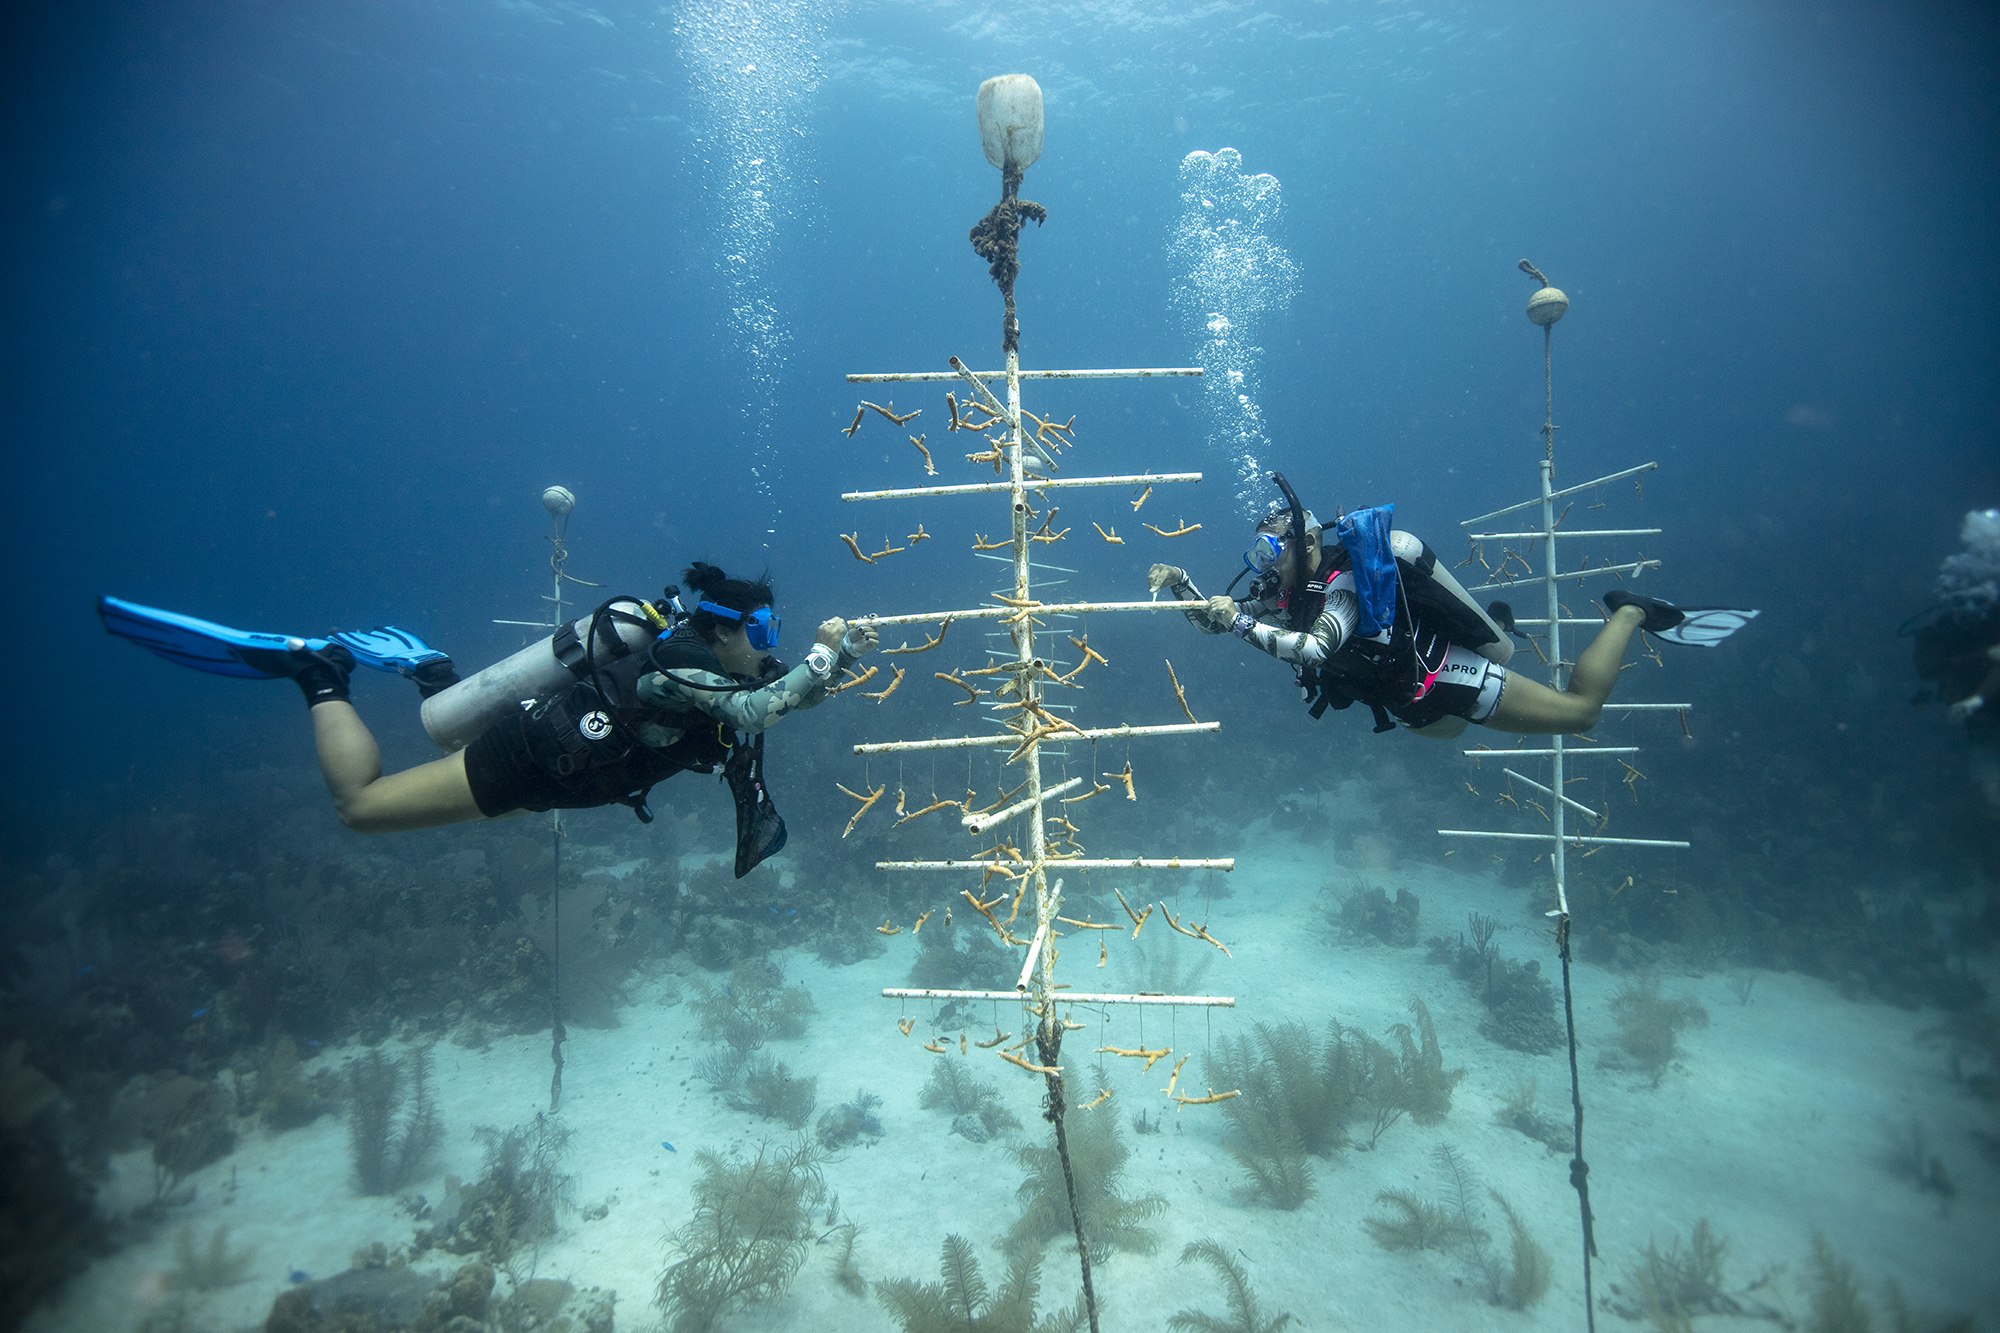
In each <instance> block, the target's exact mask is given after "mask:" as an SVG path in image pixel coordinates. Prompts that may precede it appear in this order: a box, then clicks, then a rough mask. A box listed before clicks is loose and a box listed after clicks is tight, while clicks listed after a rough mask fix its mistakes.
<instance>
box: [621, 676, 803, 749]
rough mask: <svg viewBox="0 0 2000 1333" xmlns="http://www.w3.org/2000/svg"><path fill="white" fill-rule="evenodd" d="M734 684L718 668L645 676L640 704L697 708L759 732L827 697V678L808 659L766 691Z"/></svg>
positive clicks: (671, 708) (734, 726)
mask: <svg viewBox="0 0 2000 1333" xmlns="http://www.w3.org/2000/svg"><path fill="white" fill-rule="evenodd" d="M704 686H706V687H707V688H703V687H704ZM734 686H735V682H734V681H732V680H730V679H729V677H727V676H724V675H720V674H718V673H716V672H713V671H701V670H697V669H695V668H692V667H676V668H675V669H674V670H672V671H667V672H660V671H654V672H650V673H648V674H646V675H644V676H641V677H640V678H639V689H638V694H639V702H641V703H643V704H645V705H646V706H647V707H648V708H659V709H664V710H668V711H682V710H686V709H690V708H691V709H693V710H695V711H696V712H699V713H706V714H708V716H710V717H712V718H714V719H716V720H717V721H718V722H722V723H724V724H726V725H727V726H729V727H730V728H732V729H733V730H736V731H747V732H749V733H750V734H751V735H753V736H754V735H756V734H757V733H758V732H761V731H763V730H764V729H765V728H767V727H769V726H770V725H771V724H772V723H773V722H776V721H777V720H778V719H779V718H781V717H783V716H784V715H785V714H787V713H789V712H791V711H792V710H793V709H797V708H810V707H811V706H812V705H813V704H816V703H818V702H819V701H820V700H821V699H824V698H825V697H826V682H825V681H824V680H822V679H821V678H820V677H819V676H818V675H817V674H816V673H815V672H814V671H813V669H812V668H811V667H810V666H809V665H807V664H806V663H804V662H801V663H799V664H798V665H797V666H795V667H793V668H792V669H791V670H790V671H787V672H786V673H785V674H784V675H782V676H780V677H778V678H777V679H776V680H774V681H772V682H771V683H770V684H769V685H766V686H763V687H762V688H761V689H755V690H745V689H737V688H733V687H734ZM808 700H810V702H808Z"/></svg>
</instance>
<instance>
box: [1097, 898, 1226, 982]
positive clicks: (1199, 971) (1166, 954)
mask: <svg viewBox="0 0 2000 1333" xmlns="http://www.w3.org/2000/svg"><path fill="white" fill-rule="evenodd" d="M1113 910H1114V911H1115V910H1116V909H1115V908H1114V909H1113ZM1130 949H1131V953H1132V959H1133V962H1134V963H1135V964H1136V965H1137V975H1138V984H1137V989H1139V990H1142V991H1151V992H1153V993H1155V994H1158V995H1200V994H1202V989H1201V983H1202V982H1203V981H1204V980H1206V979H1207V977H1208V970H1209V968H1211V967H1213V966H1214V965H1215V959H1216V952H1215V950H1213V949H1211V948H1209V947H1208V946H1207V945H1206V944H1201V943H1197V942H1194V941H1191V940H1189V939H1188V938H1187V937H1186V936H1184V935H1176V934H1173V933H1171V932H1169V933H1168V934H1165V935H1162V936H1160V937H1159V938H1158V939H1152V938H1150V937H1149V938H1147V939H1144V940H1140V941H1138V942H1137V943H1134V944H1132V945H1131V946H1130Z"/></svg>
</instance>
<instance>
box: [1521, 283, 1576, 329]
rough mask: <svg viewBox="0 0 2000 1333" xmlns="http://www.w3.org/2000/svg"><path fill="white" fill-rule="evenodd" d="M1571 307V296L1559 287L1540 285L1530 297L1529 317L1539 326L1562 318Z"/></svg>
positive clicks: (1541, 326) (1543, 326)
mask: <svg viewBox="0 0 2000 1333" xmlns="http://www.w3.org/2000/svg"><path fill="white" fill-rule="evenodd" d="M1568 309H1569V298H1568V297H1567V296H1564V295H1563V294H1562V290H1561V289H1560V288H1557V287H1538V288H1536V289H1535V294H1534V295H1533V296H1531V297H1529V298H1528V318H1529V320H1530V321H1532V322H1533V323H1534V324H1535V325H1536V326H1537V327H1539V328H1544V329H1545V328H1547V327H1548V326H1549V325H1551V324H1553V323H1555V322H1556V321H1557V320H1559V319H1561V318H1562V317H1563V315H1564V313H1565V312H1566V311H1568Z"/></svg>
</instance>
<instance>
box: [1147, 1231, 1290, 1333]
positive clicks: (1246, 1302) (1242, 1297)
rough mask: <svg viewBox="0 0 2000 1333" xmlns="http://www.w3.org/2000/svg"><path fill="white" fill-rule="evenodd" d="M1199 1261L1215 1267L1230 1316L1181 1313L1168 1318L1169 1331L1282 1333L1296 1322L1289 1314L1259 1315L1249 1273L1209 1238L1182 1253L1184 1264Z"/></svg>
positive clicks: (1188, 1247)
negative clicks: (1280, 1331)
mask: <svg viewBox="0 0 2000 1333" xmlns="http://www.w3.org/2000/svg"><path fill="white" fill-rule="evenodd" d="M1197 1260H1199V1261H1200V1262H1202V1263H1205V1264H1207V1265H1208V1266H1209V1267H1210V1268H1213V1269H1214V1270H1215V1275H1216V1277H1217V1278H1219V1279H1220V1280H1221V1282H1222V1292H1223V1299H1224V1300H1226V1301H1227V1302H1228V1303H1229V1316H1228V1317H1227V1318H1226V1319H1225V1318H1220V1317H1218V1316H1216V1315H1212V1314H1207V1313H1204V1312H1203V1311H1200V1310H1180V1311H1176V1312H1175V1313H1174V1314H1172V1315H1169V1316H1168V1317H1167V1327H1168V1328H1171V1329H1174V1330H1176V1331H1177V1333H1178V1331H1179V1330H1184V1329H1185V1330H1191V1331H1192V1333H1279V1330H1281V1329H1283V1328H1284V1327H1285V1326H1286V1325H1287V1324H1290V1323H1291V1322H1292V1317H1291V1316H1290V1315H1289V1314H1280V1315H1272V1316H1271V1317H1270V1318H1269V1319H1266V1318H1264V1317H1263V1316H1262V1315H1261V1314H1259V1313H1258V1311H1257V1293H1256V1292H1254V1291H1252V1290H1251V1289H1250V1275H1249V1273H1247V1272H1245V1271H1244V1269H1243V1265H1242V1264H1239V1263H1237V1262H1236V1260H1235V1259H1234V1258H1233V1257H1231V1255H1230V1253H1229V1251H1227V1250H1225V1249H1223V1248H1222V1246H1220V1245H1218V1244H1217V1243H1216V1242H1214V1241H1212V1240H1206V1239H1204V1240H1197V1241H1191V1242H1189V1244H1188V1246H1187V1248H1186V1249H1184V1250H1182V1251H1181V1262H1182V1263H1183V1264H1189V1263H1194V1262H1195V1261H1197Z"/></svg>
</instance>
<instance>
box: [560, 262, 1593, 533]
mask: <svg viewBox="0 0 2000 1333" xmlns="http://www.w3.org/2000/svg"><path fill="white" fill-rule="evenodd" d="M1558 295H1560V293H1558ZM542 508H544V509H546V510H548V511H549V512H550V513H551V514H554V515H555V516H556V517H557V518H564V517H566V516H567V515H568V514H569V511H570V510H572V509H574V508H576V497H575V496H574V495H572V494H570V490H569V487H567V486H551V487H549V488H548V489H547V490H545V491H543V492H542Z"/></svg>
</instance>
